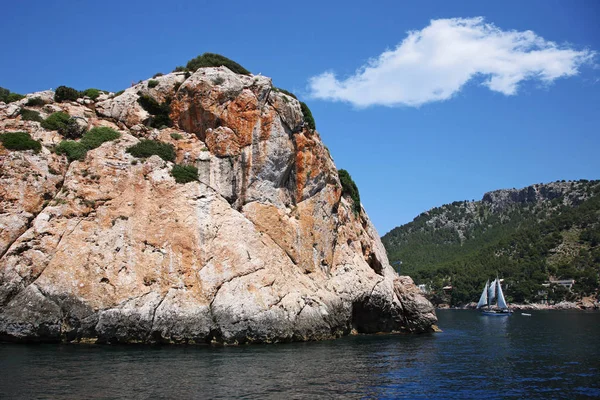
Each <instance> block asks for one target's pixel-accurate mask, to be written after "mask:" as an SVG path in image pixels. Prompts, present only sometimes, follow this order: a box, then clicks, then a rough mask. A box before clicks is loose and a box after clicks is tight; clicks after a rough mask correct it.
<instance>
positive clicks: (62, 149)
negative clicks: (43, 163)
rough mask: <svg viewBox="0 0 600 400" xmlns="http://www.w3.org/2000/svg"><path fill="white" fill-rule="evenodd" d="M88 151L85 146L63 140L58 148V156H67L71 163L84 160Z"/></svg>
mask: <svg viewBox="0 0 600 400" xmlns="http://www.w3.org/2000/svg"><path fill="white" fill-rule="evenodd" d="M87 150H88V149H86V148H85V146H84V145H83V144H81V143H79V142H75V141H73V140H63V141H62V142H60V144H59V145H58V146H56V154H65V155H66V156H67V159H68V160H69V161H75V160H83V159H84V158H85V155H86V154H87Z"/></svg>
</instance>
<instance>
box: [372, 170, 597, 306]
mask: <svg viewBox="0 0 600 400" xmlns="http://www.w3.org/2000/svg"><path fill="white" fill-rule="evenodd" d="M382 240H383V243H384V246H385V247H386V249H387V251H388V256H389V259H390V262H391V263H392V264H393V265H395V266H396V268H398V269H399V270H400V271H401V272H402V273H403V274H407V275H410V276H412V277H413V278H414V279H415V281H416V282H417V283H425V284H428V285H429V286H430V287H431V289H432V291H433V292H435V293H438V294H439V293H441V288H442V287H443V286H445V285H451V286H453V290H452V294H451V298H450V301H451V302H452V304H453V305H460V304H464V303H468V302H471V301H475V300H476V297H477V294H478V292H480V291H481V288H480V286H482V285H483V283H484V282H485V280H486V279H488V278H491V277H493V276H496V274H499V275H501V276H502V277H504V278H505V279H506V286H507V289H506V294H507V297H508V299H509V301H516V302H533V301H540V300H546V299H548V300H549V301H559V300H563V299H575V298H577V297H581V296H586V295H593V294H596V293H597V291H598V272H599V270H600V247H599V242H600V181H599V180H592V181H589V180H579V181H557V182H552V183H547V184H535V185H531V186H528V187H525V188H522V189H502V190H495V191H492V192H488V193H486V194H485V195H484V196H483V198H482V199H481V200H480V201H455V202H453V203H451V204H446V205H443V206H441V207H436V208H433V209H431V210H429V211H426V212H424V213H422V214H420V215H419V216H418V217H416V218H415V219H414V220H413V221H412V222H410V223H408V224H405V225H402V226H400V227H397V228H394V229H393V230H391V231H390V232H388V233H387V234H386V235H384V236H383V238H382ZM559 278H561V279H574V280H575V281H576V283H575V285H574V286H573V291H572V292H569V291H567V290H566V289H564V288H562V287H560V288H559V287H555V286H554V285H551V286H550V287H547V286H544V284H545V283H546V282H548V281H549V280H551V279H559ZM434 300H435V299H434ZM438 300H440V299H438Z"/></svg>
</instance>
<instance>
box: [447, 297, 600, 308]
mask: <svg viewBox="0 0 600 400" xmlns="http://www.w3.org/2000/svg"><path fill="white" fill-rule="evenodd" d="M476 307H477V303H474V302H473V303H469V304H466V305H464V306H462V307H450V306H449V305H448V304H439V305H437V306H435V308H436V309H438V310H447V309H454V310H474V309H475V308H476ZM509 307H510V308H511V309H512V310H519V311H536V310H537V311H544V310H581V311H598V310H600V302H598V301H596V302H594V301H592V300H590V299H584V300H581V301H577V302H572V301H561V302H560V303H556V304H537V303H534V304H509Z"/></svg>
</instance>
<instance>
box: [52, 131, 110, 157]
mask: <svg viewBox="0 0 600 400" xmlns="http://www.w3.org/2000/svg"><path fill="white" fill-rule="evenodd" d="M119 137H121V134H120V133H119V132H117V131H115V130H114V129H110V128H107V127H104V126H102V127H96V128H92V129H90V130H89V131H88V132H86V133H85V134H84V135H83V137H82V138H81V140H80V141H79V142H75V141H73V140H63V141H62V142H60V144H59V145H58V146H57V147H56V153H57V154H66V156H67V158H68V159H69V161H74V160H83V159H84V158H85V156H86V154H87V152H88V150H92V149H95V148H97V147H100V145H101V144H102V143H104V142H108V141H111V140H115V139H117V138H119Z"/></svg>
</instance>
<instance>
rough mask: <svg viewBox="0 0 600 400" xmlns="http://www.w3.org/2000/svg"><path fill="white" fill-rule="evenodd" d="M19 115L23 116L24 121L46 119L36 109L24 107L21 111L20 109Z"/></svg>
mask: <svg viewBox="0 0 600 400" xmlns="http://www.w3.org/2000/svg"><path fill="white" fill-rule="evenodd" d="M19 115H20V116H21V118H23V120H24V121H36V122H42V121H43V120H44V118H42V116H41V115H40V113H39V112H37V111H34V110H28V109H26V108H22V109H21V111H19Z"/></svg>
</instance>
